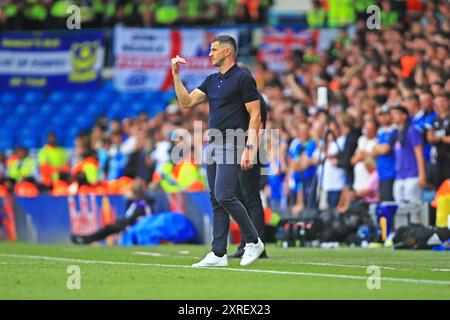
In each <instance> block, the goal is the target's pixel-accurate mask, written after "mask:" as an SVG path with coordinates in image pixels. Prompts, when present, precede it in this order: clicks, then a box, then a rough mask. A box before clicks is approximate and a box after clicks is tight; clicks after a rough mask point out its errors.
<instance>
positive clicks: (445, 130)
mask: <svg viewBox="0 0 450 320" xmlns="http://www.w3.org/2000/svg"><path fill="white" fill-rule="evenodd" d="M434 104H435V110H436V113H437V115H438V116H437V118H436V119H435V120H434V121H433V123H432V127H431V129H430V130H428V131H427V138H428V141H429V142H430V143H431V144H433V145H434V146H435V147H436V149H437V159H436V171H437V174H436V179H437V181H436V182H437V183H438V185H437V187H439V186H440V185H441V184H442V183H443V182H444V181H445V180H446V179H449V178H450V165H449V163H450V110H449V106H448V98H447V97H446V96H445V95H441V96H438V97H436V98H435V100H434Z"/></svg>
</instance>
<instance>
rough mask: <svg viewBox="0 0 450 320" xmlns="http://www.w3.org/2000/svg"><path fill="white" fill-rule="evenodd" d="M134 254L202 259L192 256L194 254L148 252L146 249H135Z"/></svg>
mask: <svg viewBox="0 0 450 320" xmlns="http://www.w3.org/2000/svg"><path fill="white" fill-rule="evenodd" d="M133 254H137V255H140V256H151V257H171V258H180V259H200V257H192V256H184V255H183V256H177V255H174V254H163V253H159V252H146V251H133Z"/></svg>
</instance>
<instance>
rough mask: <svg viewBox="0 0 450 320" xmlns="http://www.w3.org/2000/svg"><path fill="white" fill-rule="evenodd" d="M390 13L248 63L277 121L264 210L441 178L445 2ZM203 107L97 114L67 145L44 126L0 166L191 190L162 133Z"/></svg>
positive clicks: (38, 179)
mask: <svg viewBox="0 0 450 320" xmlns="http://www.w3.org/2000/svg"><path fill="white" fill-rule="evenodd" d="M383 3H386V2H384V1H383ZM386 9H387V10H388V9H389V8H386ZM397 18H398V19H397V20H396V21H394V22H393V23H392V24H388V26H385V25H383V24H382V26H381V29H380V30H367V27H366V21H365V19H364V17H359V18H357V21H356V33H355V35H354V37H350V36H349V34H348V33H347V31H346V29H341V31H340V34H339V36H338V37H337V38H336V40H335V41H334V42H333V45H332V47H331V48H330V49H329V50H328V51H326V52H323V53H321V54H317V53H316V52H315V50H314V48H313V47H309V48H306V49H304V50H297V51H294V52H292V55H291V56H290V58H289V59H288V61H287V63H288V66H289V67H288V71H287V72H285V73H283V74H279V73H276V72H273V71H270V70H269V68H268V67H267V66H266V65H265V64H264V63H262V62H257V63H256V64H255V65H254V66H253V68H252V71H253V75H254V77H255V79H256V82H257V85H258V89H259V90H260V91H261V92H262V93H263V95H264V97H265V98H266V100H267V102H268V105H269V111H268V121H267V129H271V128H273V129H279V130H280V138H281V139H280V141H278V142H277V141H275V142H272V144H269V145H267V146H266V148H267V150H268V154H269V159H270V163H269V165H268V168H269V171H270V173H271V174H270V175H267V176H265V177H264V181H262V183H261V185H262V191H263V194H264V196H265V199H266V200H267V202H268V203H269V204H270V206H271V207H272V208H273V209H276V210H280V211H287V212H290V213H291V214H292V215H294V216H295V215H298V214H299V213H300V212H301V211H302V210H303V209H304V208H306V207H314V206H317V202H316V201H315V199H316V198H317V192H318V191H319V192H320V193H321V194H322V195H325V196H326V197H325V198H326V201H325V202H326V207H328V208H333V209H335V210H337V211H339V212H344V211H346V210H347V209H348V208H349V207H350V206H352V205H354V204H355V203H359V204H363V205H368V204H370V203H377V202H379V201H391V200H395V201H398V202H399V201H417V202H420V201H429V200H430V197H427V192H426V191H429V192H431V193H432V192H433V191H435V190H436V189H437V188H438V187H439V186H440V185H441V184H442V182H443V181H444V180H445V179H448V178H450V166H449V165H448V163H449V162H450V110H449V94H450V80H449V79H450V77H449V70H450V55H449V48H450V43H449V42H450V41H449V39H450V36H449V35H450V4H449V3H448V1H428V2H426V4H425V5H424V8H423V11H422V13H421V14H420V16H414V17H411V16H407V15H405V16H401V17H397ZM318 87H327V88H328V91H327V101H328V102H327V105H325V106H321V107H319V106H318V105H317V103H316V102H317V100H318V97H317V88H318ZM124 107H125V106H124ZM207 117H208V105H207V104H206V103H204V104H202V105H200V106H198V107H196V108H195V109H192V110H181V109H180V108H179V107H178V105H177V103H176V101H174V102H173V103H172V104H170V105H169V106H168V107H167V108H166V109H165V111H164V112H161V113H159V114H158V115H157V116H156V117H154V118H151V119H148V117H147V115H146V114H145V113H143V114H140V115H139V116H137V117H135V118H126V119H124V120H122V121H120V120H108V119H106V118H104V117H102V118H100V119H98V121H97V124H96V125H95V127H94V128H93V129H92V132H87V133H85V134H81V135H79V136H78V137H77V139H76V143H75V148H74V150H73V151H72V152H70V153H68V152H67V151H66V150H64V149H62V148H59V147H57V145H56V139H55V136H54V135H52V134H50V135H49V137H48V144H47V145H46V146H44V147H43V148H42V149H40V150H39V152H38V157H37V159H33V158H31V157H29V156H28V154H27V150H26V149H24V148H17V149H16V150H15V152H14V153H13V154H12V155H11V156H10V157H9V158H7V157H6V156H5V155H0V177H1V178H2V181H3V184H4V185H6V186H7V188H9V189H10V190H13V188H14V183H15V182H18V181H22V180H26V181H33V182H34V183H36V184H38V186H39V189H40V190H41V191H42V190H44V191H45V190H52V192H54V194H58V192H57V191H55V190H57V189H58V188H57V186H58V183H60V181H66V183H67V185H69V184H70V185H69V189H70V187H72V188H74V189H73V190H74V191H75V192H76V191H77V190H78V191H79V188H80V187H81V186H87V187H88V189H87V191H88V192H92V191H93V190H94V189H92V188H94V187H93V186H95V188H97V189H95V190H97V191H99V190H100V191H102V190H103V191H104V190H106V189H105V188H108V181H109V182H111V181H114V182H117V181H120V179H122V177H124V176H125V177H129V178H137V177H138V178H140V179H143V180H144V181H145V182H146V183H148V184H149V185H150V186H153V187H161V188H163V189H164V190H166V191H168V192H172V191H179V190H203V189H205V188H207V186H206V184H205V178H204V170H203V168H202V166H201V165H196V164H194V163H193V162H192V161H191V158H186V159H184V160H183V161H182V162H181V163H179V164H174V163H172V162H171V160H170V157H169V152H170V150H171V148H172V142H171V141H170V139H169V136H170V133H171V132H173V130H174V129H176V128H180V127H182V128H187V129H188V130H189V131H191V132H193V131H194V122H195V121H201V122H202V123H203V124H204V125H203V127H204V128H206V121H207ZM194 143H197V144H202V141H196V142H194ZM275 143H277V144H278V145H274V144H275ZM272 150H280V152H271V151H272ZM105 181H106V182H105ZM95 190H94V191H95ZM69 192H70V191H69Z"/></svg>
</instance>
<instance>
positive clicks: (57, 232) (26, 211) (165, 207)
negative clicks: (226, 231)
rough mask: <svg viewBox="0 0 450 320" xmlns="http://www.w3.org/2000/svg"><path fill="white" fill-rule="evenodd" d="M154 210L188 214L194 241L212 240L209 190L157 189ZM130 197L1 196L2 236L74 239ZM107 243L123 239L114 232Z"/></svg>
mask: <svg viewBox="0 0 450 320" xmlns="http://www.w3.org/2000/svg"><path fill="white" fill-rule="evenodd" d="M151 195H152V196H153V197H154V198H155V204H154V205H153V206H152V211H153V213H159V212H167V211H174V212H179V213H182V214H184V215H185V216H186V217H187V218H188V219H189V220H190V221H191V222H192V223H193V225H194V227H195V229H196V231H197V236H196V237H195V238H194V239H193V241H192V242H194V243H198V244H202V243H209V242H210V241H211V226H212V207H211V205H210V202H209V193H208V192H189V193H188V192H183V193H173V194H166V193H164V192H162V191H161V192H153V193H151ZM125 211H126V199H125V198H124V197H123V196H120V195H109V196H102V195H77V196H68V197H66V196H63V197H55V196H49V195H42V196H38V197H33V198H21V197H10V196H7V197H0V218H1V220H2V224H1V225H2V226H1V225H0V227H1V228H0V229H3V232H2V234H3V236H2V237H0V239H2V238H3V239H8V240H20V241H25V242H30V243H70V234H71V233H76V234H89V233H92V232H95V231H96V230H98V229H99V228H100V227H103V226H105V225H107V224H111V223H114V221H115V219H117V218H120V217H123V215H124V214H125ZM105 242H106V243H107V244H113V243H115V244H118V243H120V236H112V237H109V238H107V240H106V241H105Z"/></svg>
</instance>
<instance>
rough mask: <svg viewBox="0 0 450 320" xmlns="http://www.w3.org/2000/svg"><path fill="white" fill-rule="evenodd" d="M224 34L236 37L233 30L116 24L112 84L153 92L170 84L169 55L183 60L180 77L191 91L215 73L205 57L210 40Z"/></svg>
mask: <svg viewBox="0 0 450 320" xmlns="http://www.w3.org/2000/svg"><path fill="white" fill-rule="evenodd" d="M222 34H227V35H231V36H232V37H234V38H235V39H236V41H239V40H238V35H239V34H238V30H237V29H228V28H221V29H206V30H205V29H202V30H200V29H140V28H124V27H121V26H118V27H116V28H115V30H114V71H115V72H114V74H115V75H114V84H115V87H116V89H118V90H120V91H131V92H139V91H157V90H167V89H169V88H171V87H172V85H173V80H172V71H171V66H170V60H171V58H173V57H175V56H176V55H177V54H179V55H180V56H182V57H183V58H185V59H186V61H187V64H186V65H183V66H182V68H181V73H180V75H181V79H182V81H183V83H184V84H185V85H186V87H187V88H188V89H189V90H191V89H193V88H195V87H197V86H198V85H200V84H201V82H202V81H203V80H204V78H205V77H206V76H208V75H209V74H211V73H213V72H217V68H215V67H214V66H213V65H212V64H211V60H210V59H209V57H208V54H209V49H210V42H211V40H213V39H214V38H215V37H216V36H217V35H222Z"/></svg>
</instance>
